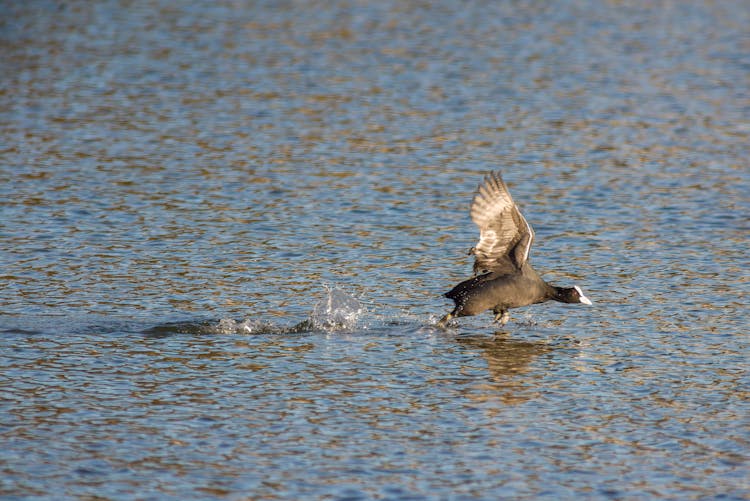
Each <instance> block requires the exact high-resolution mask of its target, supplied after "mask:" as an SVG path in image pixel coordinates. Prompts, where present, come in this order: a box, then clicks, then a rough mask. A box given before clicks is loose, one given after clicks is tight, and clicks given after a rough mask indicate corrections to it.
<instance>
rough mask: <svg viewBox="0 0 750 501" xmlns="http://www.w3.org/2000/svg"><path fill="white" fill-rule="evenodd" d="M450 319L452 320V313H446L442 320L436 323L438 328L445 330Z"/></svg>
mask: <svg viewBox="0 0 750 501" xmlns="http://www.w3.org/2000/svg"><path fill="white" fill-rule="evenodd" d="M451 318H453V313H448V314H447V315H445V316H444V317H443V318H441V319H440V320H439V321H438V323H437V326H438V328H440V329H445V328H446V327H447V326H448V322H449V321H450V319H451Z"/></svg>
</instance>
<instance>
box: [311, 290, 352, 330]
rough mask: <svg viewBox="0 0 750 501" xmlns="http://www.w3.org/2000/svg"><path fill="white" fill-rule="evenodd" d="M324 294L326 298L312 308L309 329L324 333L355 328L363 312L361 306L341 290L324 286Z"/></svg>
mask: <svg viewBox="0 0 750 501" xmlns="http://www.w3.org/2000/svg"><path fill="white" fill-rule="evenodd" d="M326 292H327V295H326V297H325V298H323V299H322V300H320V301H319V302H318V303H317V304H316V305H315V307H314V308H313V311H312V314H311V315H310V319H309V322H310V324H311V327H312V328H313V329H322V330H326V331H334V330H347V329H353V328H355V327H356V326H357V320H358V319H359V317H360V316H361V315H362V313H364V311H365V309H364V307H363V306H362V304H361V303H360V302H359V301H358V300H357V299H356V298H355V297H354V296H351V295H350V294H347V293H346V292H344V291H342V290H341V289H338V288H335V287H334V288H331V287H328V286H326Z"/></svg>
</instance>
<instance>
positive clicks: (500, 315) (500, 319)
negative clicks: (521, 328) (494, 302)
mask: <svg viewBox="0 0 750 501" xmlns="http://www.w3.org/2000/svg"><path fill="white" fill-rule="evenodd" d="M508 320H510V315H509V314H508V310H502V311H496V312H495V323H498V324H500V325H505V324H507V323H508Z"/></svg>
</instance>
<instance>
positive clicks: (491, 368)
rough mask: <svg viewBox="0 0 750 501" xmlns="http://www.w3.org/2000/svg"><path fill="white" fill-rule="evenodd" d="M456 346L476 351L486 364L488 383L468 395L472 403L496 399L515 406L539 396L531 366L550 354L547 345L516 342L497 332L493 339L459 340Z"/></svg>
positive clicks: (480, 337) (490, 337)
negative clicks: (538, 359) (473, 401)
mask: <svg viewBox="0 0 750 501" xmlns="http://www.w3.org/2000/svg"><path fill="white" fill-rule="evenodd" d="M456 342H457V343H458V344H460V345H461V346H465V347H467V348H471V349H472V350H476V351H477V352H478V353H479V354H480V355H481V357H482V358H483V359H484V360H485V361H486V362H487V370H488V372H489V375H490V380H491V382H483V383H478V384H476V385H475V389H474V390H473V391H472V392H471V393H470V394H469V397H470V398H471V399H472V400H476V401H479V402H484V401H487V400H498V399H499V400H500V401H501V402H502V403H504V404H510V405H514V404H519V403H521V402H524V401H527V400H529V399H531V398H535V397H536V396H538V391H539V390H538V389H537V387H538V385H539V382H540V379H541V377H540V376H539V375H538V374H536V373H534V372H533V371H532V364H533V363H534V361H535V360H536V359H537V358H538V357H540V356H541V355H544V354H546V353H549V352H551V351H552V349H553V348H552V347H551V346H550V344H549V343H548V342H547V341H522V340H515V339H513V338H512V337H511V336H510V335H509V334H508V333H507V332H504V331H498V332H495V334H494V335H492V336H486V335H482V336H459V337H457V338H456Z"/></svg>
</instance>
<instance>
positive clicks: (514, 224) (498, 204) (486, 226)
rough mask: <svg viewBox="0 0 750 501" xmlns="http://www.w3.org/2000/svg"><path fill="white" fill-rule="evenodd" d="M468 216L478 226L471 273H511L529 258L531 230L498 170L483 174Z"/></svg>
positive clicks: (531, 238) (532, 232)
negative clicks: (477, 239)
mask: <svg viewBox="0 0 750 501" xmlns="http://www.w3.org/2000/svg"><path fill="white" fill-rule="evenodd" d="M471 219H472V221H474V223H476V225H477V226H478V227H479V242H478V243H477V245H476V246H475V247H474V248H473V249H472V253H473V254H474V255H475V256H476V260H475V262H474V273H475V274H476V273H480V272H483V271H493V272H500V273H506V272H507V273H511V272H513V271H515V270H517V269H520V268H521V267H522V266H523V264H524V263H525V262H526V261H528V259H529V250H530V249H531V243H532V241H533V240H534V231H533V230H532V229H531V226H530V225H529V223H527V222H526V218H524V217H523V215H522V214H521V211H519V210H518V207H517V206H516V204H515V202H513V198H512V197H511V196H510V192H508V187H507V186H506V185H505V183H504V182H503V179H502V177H501V176H500V173H499V172H491V173H489V174H487V175H486V176H485V177H484V183H483V184H481V185H479V188H478V190H477V192H476V194H475V195H474V200H473V201H472V203H471Z"/></svg>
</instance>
